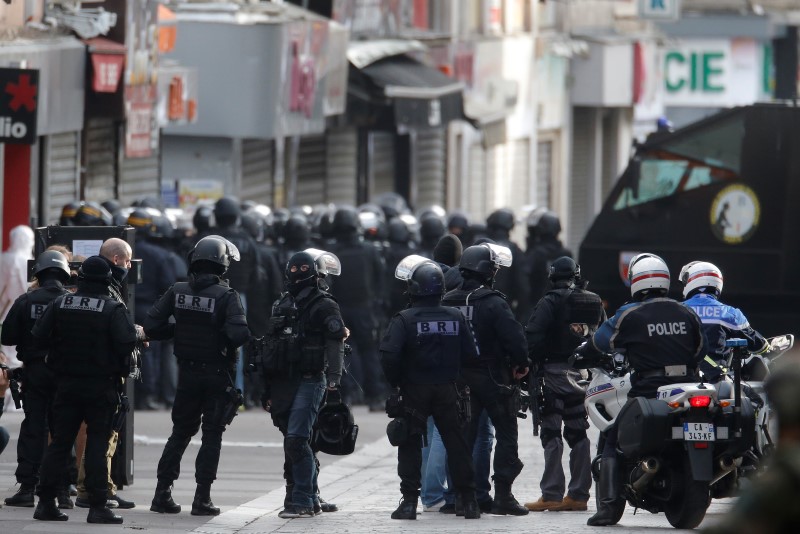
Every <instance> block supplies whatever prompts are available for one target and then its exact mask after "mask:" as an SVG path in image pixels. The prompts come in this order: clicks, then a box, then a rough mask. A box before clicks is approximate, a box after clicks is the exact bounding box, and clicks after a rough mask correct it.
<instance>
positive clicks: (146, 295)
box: [134, 239, 178, 324]
mask: <svg viewBox="0 0 800 534" xmlns="http://www.w3.org/2000/svg"><path fill="white" fill-rule="evenodd" d="M136 257H137V258H138V259H140V260H142V283H141V284H139V285H137V286H136V306H135V308H134V310H135V313H136V317H135V319H136V322H137V323H138V324H141V323H143V322H144V318H145V317H146V315H147V310H149V309H150V308H151V307H152V306H153V304H155V303H156V301H157V300H158V297H160V296H161V295H163V294H164V292H165V291H166V290H167V289H169V286H171V285H172V284H174V283H175V282H176V281H177V280H178V274H177V272H175V262H174V260H173V259H172V258H171V257H170V253H169V251H167V250H166V249H164V248H162V247H159V246H158V245H156V244H155V243H151V242H150V241H147V240H145V239H137V240H136Z"/></svg>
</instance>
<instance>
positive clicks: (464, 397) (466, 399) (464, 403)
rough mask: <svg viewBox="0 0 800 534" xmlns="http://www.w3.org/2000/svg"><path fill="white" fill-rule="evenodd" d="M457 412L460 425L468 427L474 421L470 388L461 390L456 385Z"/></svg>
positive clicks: (464, 387) (465, 387)
mask: <svg viewBox="0 0 800 534" xmlns="http://www.w3.org/2000/svg"><path fill="white" fill-rule="evenodd" d="M456 412H457V414H458V424H460V425H462V426H463V425H467V424H469V422H470V421H472V402H471V400H470V396H469V386H467V385H465V386H463V387H461V388H459V386H458V385H456Z"/></svg>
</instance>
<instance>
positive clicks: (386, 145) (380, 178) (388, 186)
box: [369, 131, 395, 197]
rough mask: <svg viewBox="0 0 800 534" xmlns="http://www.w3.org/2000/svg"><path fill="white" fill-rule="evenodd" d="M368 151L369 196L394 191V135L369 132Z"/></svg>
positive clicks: (391, 133)
mask: <svg viewBox="0 0 800 534" xmlns="http://www.w3.org/2000/svg"><path fill="white" fill-rule="evenodd" d="M369 149H370V150H369V156H370V159H369V174H370V190H369V196H370V197H373V196H375V195H379V194H381V193H387V192H390V191H394V174H395V165H394V159H395V147H394V133H393V132H378V131H373V132H370V133H369Z"/></svg>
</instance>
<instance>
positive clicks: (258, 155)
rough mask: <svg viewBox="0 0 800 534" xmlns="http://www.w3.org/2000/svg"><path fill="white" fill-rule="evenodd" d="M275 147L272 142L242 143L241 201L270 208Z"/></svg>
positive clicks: (259, 140) (254, 140) (252, 140)
mask: <svg viewBox="0 0 800 534" xmlns="http://www.w3.org/2000/svg"><path fill="white" fill-rule="evenodd" d="M274 147H275V145H274V143H273V142H272V141H264V140H261V139H245V140H244V141H242V187H241V191H240V192H239V196H240V198H241V199H242V200H253V201H255V202H259V203H262V204H266V205H268V206H272V204H273V199H272V176H273V161H274V150H275V148H274Z"/></svg>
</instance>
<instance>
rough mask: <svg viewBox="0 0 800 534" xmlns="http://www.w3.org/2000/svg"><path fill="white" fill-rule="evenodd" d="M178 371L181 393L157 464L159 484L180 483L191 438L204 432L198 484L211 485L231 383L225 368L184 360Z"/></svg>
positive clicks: (196, 461) (223, 428)
mask: <svg viewBox="0 0 800 534" xmlns="http://www.w3.org/2000/svg"><path fill="white" fill-rule="evenodd" d="M179 365H180V369H179V371H178V391H177V393H176V394H175V404H173V405H172V434H171V435H170V437H169V439H168V440H167V444H166V445H165V446H164V452H163V453H162V454H161V459H160V460H159V461H158V470H157V476H158V481H159V482H163V483H165V484H167V485H169V484H172V483H173V482H174V481H175V480H177V478H178V476H179V475H180V472H181V458H182V457H183V453H184V452H185V451H186V447H187V446H188V445H189V441H191V439H192V437H193V436H194V435H195V434H197V431H198V430H200V428H201V423H202V429H203V436H202V438H201V443H200V450H199V451H198V452H197V459H196V460H195V475H194V477H195V481H196V482H197V483H198V484H211V483H212V482H213V481H214V480H215V479H216V478H217V466H218V465H219V455H220V451H221V449H222V433H223V432H224V431H225V425H224V424H222V419H221V415H222V409H223V407H224V406H225V404H226V402H227V397H226V393H225V389H226V388H227V387H228V386H229V385H230V384H231V379H230V378H229V377H230V374H229V373H228V372H226V370H225V369H222V368H216V367H208V366H204V365H202V364H198V363H193V362H188V361H182V362H180V364H179Z"/></svg>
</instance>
